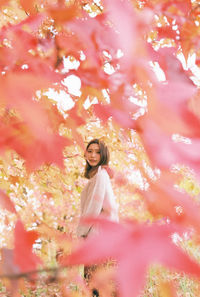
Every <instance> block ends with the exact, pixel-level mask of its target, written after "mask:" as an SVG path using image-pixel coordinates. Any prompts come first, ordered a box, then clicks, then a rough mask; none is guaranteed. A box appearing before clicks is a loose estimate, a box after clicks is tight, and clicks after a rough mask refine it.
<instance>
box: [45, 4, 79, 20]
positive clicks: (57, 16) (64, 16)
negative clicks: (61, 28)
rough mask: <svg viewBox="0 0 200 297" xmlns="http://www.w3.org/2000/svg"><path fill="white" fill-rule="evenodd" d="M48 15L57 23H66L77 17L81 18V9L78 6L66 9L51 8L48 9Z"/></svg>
mask: <svg viewBox="0 0 200 297" xmlns="http://www.w3.org/2000/svg"><path fill="white" fill-rule="evenodd" d="M47 12H48V14H49V15H50V17H51V18H53V19H54V21H55V22H56V23H61V24H62V23H65V22H68V21H70V20H72V19H74V18H75V17H77V16H80V9H79V7H78V5H76V4H74V5H70V6H69V7H66V8H64V7H63V8H60V7H55V8H54V7H51V8H49V9H47Z"/></svg>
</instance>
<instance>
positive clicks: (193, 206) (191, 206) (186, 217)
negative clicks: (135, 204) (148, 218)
mask: <svg viewBox="0 0 200 297" xmlns="http://www.w3.org/2000/svg"><path fill="white" fill-rule="evenodd" d="M174 182H175V180H174V176H172V175H171V174H162V175H161V178H160V179H158V181H157V182H156V183H153V182H151V183H150V188H149V189H148V190H147V191H144V192H142V191H141V194H142V195H143V196H144V198H145V199H144V201H145V203H146V205H147V207H148V209H149V210H150V212H151V213H152V214H153V215H154V216H155V217H156V218H161V217H163V216H164V218H168V219H170V220H171V221H172V222H176V223H178V224H181V225H183V226H185V227H193V228H194V229H195V230H196V231H197V232H199V230H200V217H199V212H200V207H199V205H198V204H197V203H195V202H194V200H193V199H192V198H191V197H190V196H189V195H187V194H185V193H180V192H179V191H178V190H176V189H175V188H174Z"/></svg>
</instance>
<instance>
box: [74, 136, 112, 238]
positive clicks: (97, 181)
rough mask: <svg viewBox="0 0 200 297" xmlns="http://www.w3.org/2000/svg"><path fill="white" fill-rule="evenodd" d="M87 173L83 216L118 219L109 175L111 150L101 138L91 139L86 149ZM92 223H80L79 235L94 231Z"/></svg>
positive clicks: (83, 196)
mask: <svg viewBox="0 0 200 297" xmlns="http://www.w3.org/2000/svg"><path fill="white" fill-rule="evenodd" d="M85 160H86V166H85V174H84V176H85V177H86V178H87V179H89V181H88V183H87V185H86V186H85V188H84V189H83V191H82V193H81V216H80V219H82V218H84V217H98V216H99V215H102V216H104V217H106V218H108V219H110V220H113V221H118V205H117V203H116V200H115V196H114V194H113V190H112V186H111V182H110V176H109V173H108V172H109V168H108V163H109V151H108V148H107V146H106V145H105V144H104V143H103V142H102V141H100V140H99V139H93V140H91V141H90V142H89V143H88V145H87V147H86V151H85ZM94 231H95V230H94V227H93V226H92V225H86V224H83V223H82V222H80V223H79V225H78V229H77V235H78V236H79V237H87V236H88V235H89V234H91V233H92V232H94Z"/></svg>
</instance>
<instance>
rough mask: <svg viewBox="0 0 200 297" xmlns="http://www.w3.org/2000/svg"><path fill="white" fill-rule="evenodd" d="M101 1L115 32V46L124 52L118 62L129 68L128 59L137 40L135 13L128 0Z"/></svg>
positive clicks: (132, 55)
mask: <svg viewBox="0 0 200 297" xmlns="http://www.w3.org/2000/svg"><path fill="white" fill-rule="evenodd" d="M103 3H104V4H105V11H106V12H105V14H106V18H107V19H108V21H109V22H111V23H112V24H113V28H114V30H116V32H117V35H116V39H115V40H114V42H115V44H114V45H115V48H117V49H121V50H122V52H123V54H124V56H123V57H122V58H121V60H120V64H121V65H123V66H125V67H128V68H129V67H130V61H132V60H133V59H134V56H135V53H136V49H137V46H138V40H139V36H138V32H137V21H138V19H137V15H136V13H135V11H134V9H133V5H131V3H130V1H127V0H121V1H117V2H116V3H115V5H113V1H112V0H104V1H103ZM119 20H120V22H119ZM123 66H122V67H123Z"/></svg>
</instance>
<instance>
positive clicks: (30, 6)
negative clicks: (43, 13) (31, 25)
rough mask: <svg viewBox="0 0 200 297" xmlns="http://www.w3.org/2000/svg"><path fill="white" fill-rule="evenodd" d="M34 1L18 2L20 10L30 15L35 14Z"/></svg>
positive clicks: (24, 0) (22, 0) (21, 0)
mask: <svg viewBox="0 0 200 297" xmlns="http://www.w3.org/2000/svg"><path fill="white" fill-rule="evenodd" d="M34 3H35V0H29V1H27V0H20V4H21V6H22V8H23V9H24V10H25V11H26V12H29V13H31V14H34V13H36V12H37V10H36V8H35V7H34Z"/></svg>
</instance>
